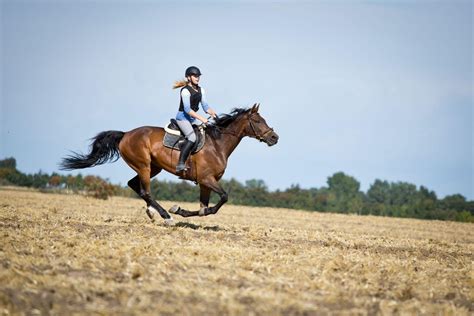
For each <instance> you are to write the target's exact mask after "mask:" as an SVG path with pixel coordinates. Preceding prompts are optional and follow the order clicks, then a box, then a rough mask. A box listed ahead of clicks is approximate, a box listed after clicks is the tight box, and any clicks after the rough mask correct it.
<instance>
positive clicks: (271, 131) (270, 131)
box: [249, 114, 273, 142]
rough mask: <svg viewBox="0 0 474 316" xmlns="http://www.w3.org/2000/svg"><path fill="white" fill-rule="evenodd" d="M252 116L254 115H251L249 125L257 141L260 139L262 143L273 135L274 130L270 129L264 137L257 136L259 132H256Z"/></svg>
mask: <svg viewBox="0 0 474 316" xmlns="http://www.w3.org/2000/svg"><path fill="white" fill-rule="evenodd" d="M252 116H253V114H251V115H250V116H249V123H250V127H251V128H252V131H253V133H254V136H255V138H256V139H258V140H259V141H260V142H264V141H265V139H266V138H267V135H268V134H269V133H273V128H271V127H269V128H268V129H267V130H266V131H265V132H264V133H263V134H262V135H258V134H257V131H256V130H255V126H253V121H252Z"/></svg>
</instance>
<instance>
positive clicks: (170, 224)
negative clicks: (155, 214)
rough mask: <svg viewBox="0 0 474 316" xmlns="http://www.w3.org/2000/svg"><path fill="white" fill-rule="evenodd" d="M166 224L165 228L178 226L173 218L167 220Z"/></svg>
mask: <svg viewBox="0 0 474 316" xmlns="http://www.w3.org/2000/svg"><path fill="white" fill-rule="evenodd" d="M164 223H165V226H174V225H176V222H175V221H174V219H172V218H166V219H165V221H164Z"/></svg>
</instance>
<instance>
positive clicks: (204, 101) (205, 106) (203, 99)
mask: <svg viewBox="0 0 474 316" xmlns="http://www.w3.org/2000/svg"><path fill="white" fill-rule="evenodd" d="M201 105H202V108H203V109H204V111H205V112H206V113H208V114H209V115H211V116H212V117H215V116H216V112H214V110H213V109H211V108H210V107H209V104H207V98H206V90H204V88H202V87H201Z"/></svg>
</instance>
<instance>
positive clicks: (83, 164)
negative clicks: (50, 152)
mask: <svg viewBox="0 0 474 316" xmlns="http://www.w3.org/2000/svg"><path fill="white" fill-rule="evenodd" d="M123 135H125V133H124V132H119V131H106V132H102V133H99V134H98V135H97V136H96V137H94V138H92V140H93V142H92V144H91V147H92V149H91V152H90V153H89V154H88V155H83V154H79V153H76V152H73V154H72V155H69V156H68V157H66V158H63V160H62V161H61V163H60V164H59V167H60V168H61V170H73V169H82V168H89V167H94V166H97V165H101V164H104V163H106V162H108V161H111V162H114V161H117V159H119V158H120V152H119V148H118V145H119V143H120V141H121V140H122V137H123Z"/></svg>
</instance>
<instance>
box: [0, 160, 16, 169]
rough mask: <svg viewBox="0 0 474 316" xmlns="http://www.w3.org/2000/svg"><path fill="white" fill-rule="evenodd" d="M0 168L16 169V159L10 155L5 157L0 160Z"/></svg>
mask: <svg viewBox="0 0 474 316" xmlns="http://www.w3.org/2000/svg"><path fill="white" fill-rule="evenodd" d="M2 168H6V169H14V170H16V160H15V158H13V157H10V158H5V159H3V160H0V169H2Z"/></svg>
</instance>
